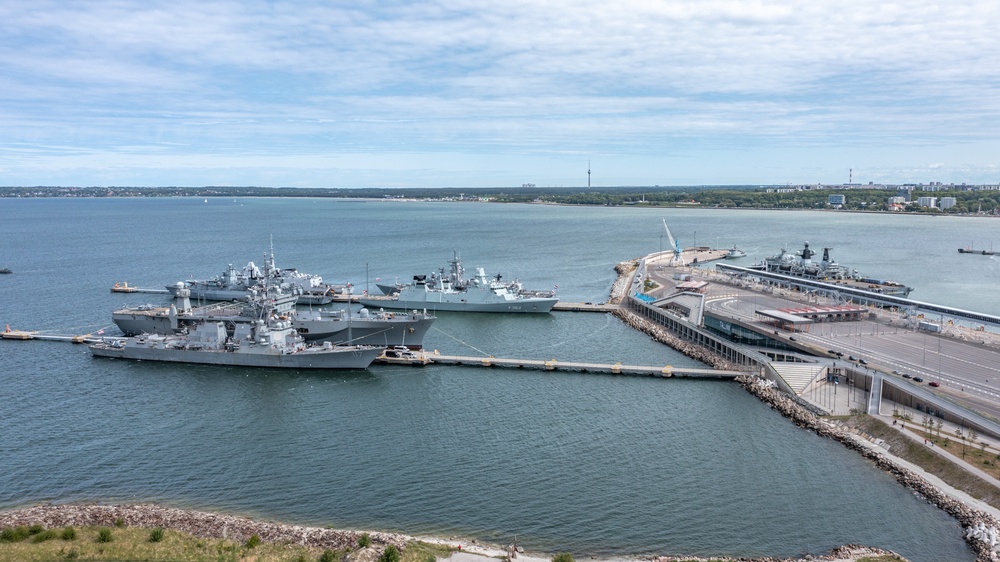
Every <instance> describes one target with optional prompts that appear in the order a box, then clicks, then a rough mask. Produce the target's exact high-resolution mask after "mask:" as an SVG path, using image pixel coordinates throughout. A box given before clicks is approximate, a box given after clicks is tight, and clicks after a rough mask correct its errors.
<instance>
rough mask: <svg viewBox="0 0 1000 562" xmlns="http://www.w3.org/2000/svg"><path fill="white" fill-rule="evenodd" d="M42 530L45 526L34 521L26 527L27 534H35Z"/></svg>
mask: <svg viewBox="0 0 1000 562" xmlns="http://www.w3.org/2000/svg"><path fill="white" fill-rule="evenodd" d="M44 530H45V527H42V526H41V525H39V524H38V523H35V524H34V525H32V526H30V527H28V534H29V535H37V534H38V533H41V532H42V531H44Z"/></svg>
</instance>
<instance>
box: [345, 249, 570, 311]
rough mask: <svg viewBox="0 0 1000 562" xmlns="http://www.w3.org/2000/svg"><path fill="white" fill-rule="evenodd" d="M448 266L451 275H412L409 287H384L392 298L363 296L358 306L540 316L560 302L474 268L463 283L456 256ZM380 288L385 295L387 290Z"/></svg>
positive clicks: (540, 292) (463, 278)
mask: <svg viewBox="0 0 1000 562" xmlns="http://www.w3.org/2000/svg"><path fill="white" fill-rule="evenodd" d="M449 265H450V266H451V268H450V271H448V272H447V273H446V272H445V270H444V268H441V271H440V274H431V276H430V279H428V278H427V276H426V275H414V276H413V282H412V283H409V284H406V285H395V286H387V287H391V291H393V295H391V296H383V297H376V296H366V297H362V298H360V299H358V302H360V303H361V304H363V305H366V306H373V307H384V308H396V309H399V308H402V309H423V310H431V311H435V312H436V311H441V310H445V311H460V312H523V313H530V312H536V313H543V312H549V311H551V310H552V307H553V306H554V305H555V304H556V303H557V302H558V301H559V299H558V298H556V297H555V292H554V291H552V292H549V291H544V292H542V291H528V290H525V289H524V288H523V287H521V284H520V283H519V282H516V281H515V282H514V283H506V282H503V281H502V277H501V276H500V275H497V276H496V277H494V278H489V277H487V276H486V271H485V270H484V269H483V268H482V267H477V268H476V275H475V276H474V277H473V278H471V279H466V278H465V277H464V274H465V269H464V268H463V267H462V260H461V259H460V258H459V257H458V254H457V253H456V254H455V257H454V258H453V259H452V260H451V261H450V262H449ZM380 288H381V289H382V290H383V291H386V287H382V286H380Z"/></svg>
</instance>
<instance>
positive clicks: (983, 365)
mask: <svg viewBox="0 0 1000 562" xmlns="http://www.w3.org/2000/svg"><path fill="white" fill-rule="evenodd" d="M677 271H678V270H675V269H673V268H667V267H651V268H650V269H649V271H648V275H649V277H650V278H652V279H653V280H654V281H656V282H657V283H659V284H661V285H662V288H661V289H659V290H658V291H657V292H658V293H660V294H663V293H669V292H672V287H673V284H674V283H675V282H674V280H673V274H674V273H676V272H677ZM683 271H685V272H690V271H691V270H688V269H686V270H683ZM709 275H711V273H710V274H709ZM706 280H710V281H713V282H712V283H711V285H710V286H709V291H708V294H707V295H706V312H708V313H711V314H713V315H716V316H720V317H728V318H732V319H735V320H739V321H741V322H745V323H748V324H752V325H756V326H759V327H761V329H763V330H767V331H768V332H771V331H773V330H774V328H773V327H771V326H768V325H767V324H765V323H763V322H760V321H759V320H758V319H757V317H756V315H755V314H754V311H756V310H760V309H769V308H777V309H781V308H793V307H800V306H802V305H803V304H814V305H823V304H829V303H825V302H818V301H817V300H816V299H815V298H813V297H811V296H809V295H802V294H797V293H796V294H788V293H785V292H779V293H778V294H776V293H774V292H770V291H771V289H770V288H766V287H763V286H762V285H755V286H752V287H751V288H753V289H755V290H751V288H744V287H736V286H733V285H728V284H723V283H720V282H718V280H719V278H714V279H712V278H708V279H706ZM781 293H783V294H781ZM793 297H794V299H795V300H793ZM878 316H879V317H878V319H876V320H861V321H857V322H836V323H820V324H812V325H809V326H808V330H809V331H808V332H799V333H791V332H786V331H782V330H779V334H778V336H777V337H779V338H781V339H784V340H785V341H786V342H787V343H789V344H790V345H793V346H796V347H799V348H802V349H803V350H806V349H810V348H811V349H812V350H813V351H814V352H818V353H819V354H822V355H825V356H827V357H829V355H828V354H827V353H825V352H827V350H834V351H839V352H841V353H843V360H847V358H848V357H849V356H854V357H855V358H857V359H864V360H865V361H867V362H868V368H872V369H878V370H880V371H882V372H883V373H886V374H887V375H889V376H895V377H899V378H902V374H903V373H906V374H909V375H911V376H917V377H920V378H922V379H924V382H923V383H922V384H924V385H926V384H927V383H929V382H932V381H933V382H937V383H938V384H940V385H941V386H940V387H938V388H937V389H936V390H935V391H936V392H939V393H941V394H943V395H946V396H948V397H950V398H951V399H953V400H954V401H956V402H961V403H963V404H966V405H967V406H968V407H970V408H973V409H974V410H976V411H979V412H981V413H984V414H986V415H989V416H993V417H996V418H1000V349H997V348H995V347H992V346H987V345H983V344H982V343H973V342H970V341H962V340H959V339H956V338H953V337H945V336H939V335H937V334H933V333H926V332H918V331H915V330H914V329H912V328H907V327H905V326H903V325H901V324H902V320H901V319H900V318H898V317H894V316H893V315H891V314H886V313H883V312H881V311H880V312H878ZM792 338H794V340H793V339H792ZM862 368H863V367H862ZM910 380H911V381H912V379H910Z"/></svg>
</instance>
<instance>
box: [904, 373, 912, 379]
mask: <svg viewBox="0 0 1000 562" xmlns="http://www.w3.org/2000/svg"><path fill="white" fill-rule="evenodd" d="M903 378H904V379H912V378H913V375H911V374H910V373H903Z"/></svg>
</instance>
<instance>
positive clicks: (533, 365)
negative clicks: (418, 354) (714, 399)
mask: <svg viewBox="0 0 1000 562" xmlns="http://www.w3.org/2000/svg"><path fill="white" fill-rule="evenodd" d="M425 356H427V357H428V358H430V362H431V363H437V364H441V365H463V366H468V367H506V368H513V369H533V370H537V371H573V372H578V373H602V374H612V375H638V376H652V377H691V378H707V379H732V378H736V377H737V376H739V375H741V374H745V373H742V372H740V371H720V370H715V369H695V368H689V367H672V366H670V365H660V366H644V365H623V364H621V363H611V364H608V363H581V362H573V361H558V360H556V359H548V360H546V359H511V358H503V357H492V356H491V357H471V356H469V357H467V356H462V355H438V354H425Z"/></svg>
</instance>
